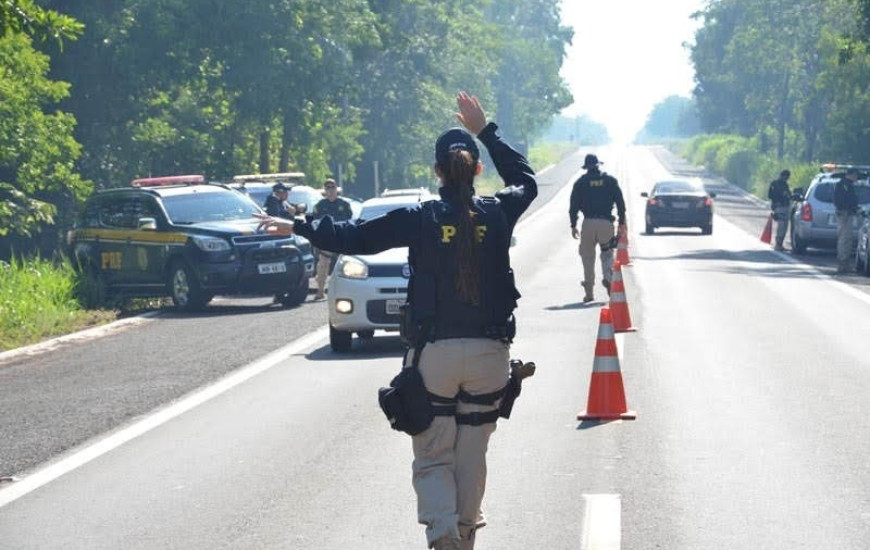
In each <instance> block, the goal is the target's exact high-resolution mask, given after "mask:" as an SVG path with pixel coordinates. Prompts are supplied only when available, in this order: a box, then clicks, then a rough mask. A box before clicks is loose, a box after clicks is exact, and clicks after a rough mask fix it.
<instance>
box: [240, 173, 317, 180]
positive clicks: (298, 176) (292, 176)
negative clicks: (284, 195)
mask: <svg viewBox="0 0 870 550" xmlns="http://www.w3.org/2000/svg"><path fill="white" fill-rule="evenodd" d="M304 179H305V173H304V172H283V173H279V174H244V175H241V176H233V181H234V182H236V183H244V182H248V181H252V182H253V181H263V182H266V181H291V180H295V181H301V180H304Z"/></svg>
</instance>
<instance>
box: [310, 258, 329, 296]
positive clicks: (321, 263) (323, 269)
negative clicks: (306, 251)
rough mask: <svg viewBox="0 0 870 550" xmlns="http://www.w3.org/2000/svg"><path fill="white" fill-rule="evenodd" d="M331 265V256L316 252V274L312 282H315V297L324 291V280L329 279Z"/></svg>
mask: <svg viewBox="0 0 870 550" xmlns="http://www.w3.org/2000/svg"><path fill="white" fill-rule="evenodd" d="M331 264H332V255H330V254H326V253H324V252H320V251H318V253H317V272H316V273H315V274H314V280H315V281H317V295H318V296H322V295H323V291H324V289H326V278H327V277H329V266H330V265H331Z"/></svg>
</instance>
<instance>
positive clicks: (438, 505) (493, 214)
mask: <svg viewBox="0 0 870 550" xmlns="http://www.w3.org/2000/svg"><path fill="white" fill-rule="evenodd" d="M456 102H457V105H458V107H459V113H457V115H456V117H457V119H458V120H459V121H460V122H461V123H462V125H463V126H465V128H467V129H468V130H469V131H470V132H471V134H474V135H476V136H477V137H478V138H479V139H480V141H481V142H482V143H483V144H484V145H486V148H487V149H488V151H489V153H490V156H491V157H492V160H493V163H494V164H495V167H496V169H497V170H498V173H499V175H500V176H501V178H502V179H503V180H504V182H505V184H506V187H505V188H504V189H502V190H501V191H499V192H498V193H497V194H496V196H495V197H494V198H493V197H488V198H481V197H476V196H475V195H474V187H473V184H474V177H475V176H476V175H478V174H480V172H481V170H482V164H480V162H479V157H480V153H479V150H478V148H477V145H476V144H475V141H474V137H473V136H472V135H471V134H469V133H468V132H466V131H465V130H463V129H461V128H453V129H451V130H448V131H446V132H444V133H443V134H442V135H441V136H440V137H439V138H438V140H437V142H436V143H435V160H436V163H435V166H434V168H435V173H436V175H437V176H438V178H439V180H440V181H441V189H440V190H439V192H440V196H441V198H440V200H434V201H428V202H424V203H421V204H419V205H416V206H414V207H410V208H402V209H398V210H394V211H392V212H389V213H388V214H385V215H384V216H381V217H378V218H374V219H371V220H364V221H360V222H353V221H349V222H334V220H332V219H331V218H330V217H328V216H327V217H325V218H323V219H322V220H320V221H308V222H302V221H297V222H296V223H295V228H294V224H293V223H292V222H288V221H287V220H281V219H278V218H270V217H265V216H263V217H261V219H262V221H261V225H260V226H261V228H265V229H267V230H274V231H277V232H279V233H289V232H292V231H294V230H295V232H296V233H298V234H300V235H302V236H304V237H307V238H308V239H310V240H311V241H312V242H313V243H314V245H315V246H317V247H318V248H321V249H325V250H330V251H334V252H339V253H347V254H369V253H375V252H379V251H381V250H386V249H388V248H395V247H400V246H407V247H409V256H408V261H409V264H410V267H411V278H410V281H409V287H408V303H409V305H410V311H411V314H412V315H413V320H414V325H415V326H416V328H417V330H418V332H419V333H420V334H419V338H418V342H419V343H418V344H416V345H415V346H414V350H411V351H410V352H409V354H408V357H407V358H406V361H414V360H415V359H416V361H417V363H416V364H417V365H418V367H419V370H420V373H421V375H422V378H423V381H424V382H425V386H426V390H428V392H429V395H430V396H431V398H432V400H433V405H438V406H441V407H442V409H443V405H444V404H445V403H451V402H453V403H455V408H454V409H453V410H452V411H451V412H450V413H449V416H446V415H442V416H435V417H434V420H432V423H431V424H429V427H428V428H426V429H425V430H424V431H422V432H421V433H418V434H417V435H414V436H413V449H414V463H413V485H414V489H415V491H416V493H417V504H418V506H417V509H418V517H419V521H420V523H422V524H424V525H426V538H427V541H428V544H429V548H432V547H434V548H436V550H441V549H471V548H473V545H474V535H475V530H476V529H477V528H479V527H482V526H483V525H484V524H485V523H484V521H483V515H482V513H481V508H480V505H481V501H482V500H483V492H484V486H485V483H486V449H487V444H488V441H489V437H490V435H491V434H492V433H493V432H494V431H495V421H496V419H497V417H498V413H499V411H498V405H499V400H500V398H501V396H502V393H503V391H504V388H505V384H506V382H507V380H508V372H509V371H508V363H509V359H510V358H509V344H510V341H511V339H512V338H513V335H514V323H513V314H512V312H513V309H514V308H515V307H516V300H517V298H519V293H518V292H517V291H516V289H515V288H514V282H513V272H512V271H511V268H510V258H509V254H508V248H509V246H510V240H511V233H512V232H513V228H514V225H515V224H516V222H517V220H518V219H519V217H520V215H521V214H522V213H523V212H524V211H525V210H526V208H528V206H529V204H530V203H531V202H532V200H533V199H534V198H535V196H536V195H537V192H538V190H537V184H536V182H535V178H534V172H533V171H532V168H531V167H530V166H529V164H528V162H527V161H526V159H525V158H524V157H523V156H522V155H521V154H520V153H518V152H517V151H515V150H514V149H513V148H511V147H510V146H509V145H508V144H507V143H505V142H504V141H503V140H502V139H501V137H500V136H498V134H497V133H496V130H497V127H496V125H495V124H494V123H489V124H487V121H486V115H485V113H484V111H483V109H482V107H481V105H480V102H479V101H478V99H477V98H476V97H473V96H469V95H468V94H466V93H465V92H461V93H459V95H458V96H457V99H456ZM415 352H418V353H419V356H418V357H416V358H415V357H414V355H417V353H415ZM436 408H437V407H436ZM436 414H438V413H436Z"/></svg>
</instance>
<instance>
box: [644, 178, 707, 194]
mask: <svg viewBox="0 0 870 550" xmlns="http://www.w3.org/2000/svg"><path fill="white" fill-rule="evenodd" d="M698 191H701V188H700V187H698V186H697V185H694V184H692V183H689V182H687V181H662V182H659V183H657V184H656V186H655V187H654V188H653V193H655V194H656V195H666V194H669V193H696V192H698Z"/></svg>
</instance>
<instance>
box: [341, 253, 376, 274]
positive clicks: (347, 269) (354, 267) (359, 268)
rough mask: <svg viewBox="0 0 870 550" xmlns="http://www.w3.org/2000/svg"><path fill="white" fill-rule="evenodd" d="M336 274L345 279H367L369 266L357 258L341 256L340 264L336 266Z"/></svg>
mask: <svg viewBox="0 0 870 550" xmlns="http://www.w3.org/2000/svg"><path fill="white" fill-rule="evenodd" d="M336 274H337V275H338V276H339V277H344V278H346V279H367V278H368V276H369V266H367V265H366V264H365V262H363V261H362V260H360V259H359V258H354V257H353V256H342V257H341V262H340V263H339V264H338V266H336Z"/></svg>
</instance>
